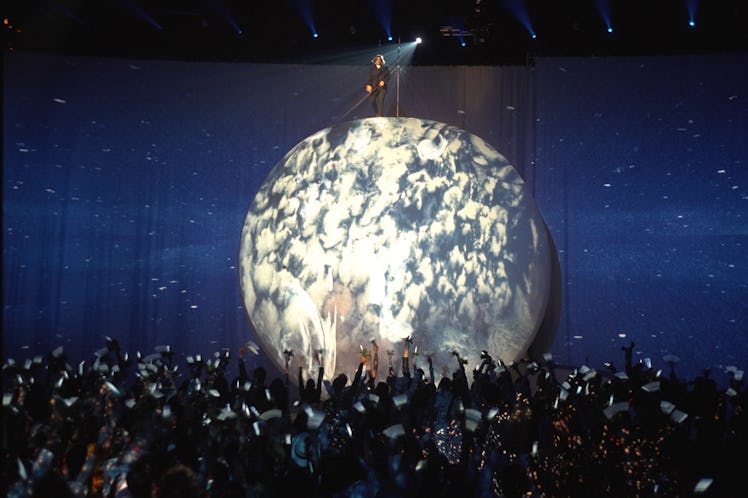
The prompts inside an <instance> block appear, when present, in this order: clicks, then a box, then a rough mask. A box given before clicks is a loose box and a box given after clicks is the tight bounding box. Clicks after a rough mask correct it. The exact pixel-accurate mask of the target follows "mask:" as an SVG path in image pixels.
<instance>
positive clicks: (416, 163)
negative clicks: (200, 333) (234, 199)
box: [239, 118, 552, 377]
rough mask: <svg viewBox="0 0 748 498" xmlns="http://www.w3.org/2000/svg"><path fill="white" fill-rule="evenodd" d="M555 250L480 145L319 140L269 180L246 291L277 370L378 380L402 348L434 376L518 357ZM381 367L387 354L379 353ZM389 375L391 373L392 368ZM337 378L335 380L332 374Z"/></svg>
mask: <svg viewBox="0 0 748 498" xmlns="http://www.w3.org/2000/svg"><path fill="white" fill-rule="evenodd" d="M551 247H552V244H551V241H549V235H548V231H547V229H546V227H545V223H544V221H543V219H542V217H541V215H540V213H539V211H538V209H537V206H536V204H535V202H534V200H533V199H532V196H531V194H530V192H529V190H528V188H527V185H526V184H525V183H524V181H523V180H522V178H521V177H520V176H519V174H518V173H517V172H516V170H515V169H514V168H513V167H512V166H511V165H510V164H509V163H508V162H507V160H506V159H505V158H504V157H503V156H502V155H501V154H499V153H498V152H497V151H496V150H495V149H493V148H492V147H491V146H490V145H489V144H487V143H486V142H485V141H483V140H482V139H481V138H479V137H477V136H475V135H472V134H470V133H468V132H466V131H464V130H461V129H459V128H457V127H454V126H451V125H447V124H444V123H439V122H435V121H428V120H420V119H414V118H369V119H363V120H357V121H351V122H347V123H342V124H339V125H336V126H333V127H330V128H327V129H324V130H321V131H319V132H317V133H315V134H313V135H311V136H310V137H308V138H307V139H305V140H303V141H302V142H301V143H299V144H298V145H296V146H295V147H294V148H293V149H292V150H291V151H289V152H288V154H286V156H285V157H284V158H283V159H282V160H281V161H280V162H279V163H278V164H277V165H276V166H275V167H274V168H273V169H272V170H271V172H270V173H269V175H268V177H267V179H266V180H265V182H264V183H263V185H262V186H261V188H260V189H259V191H258V192H257V194H256V195H255V197H254V199H253V201H252V204H251V206H250V208H249V211H248V213H247V216H246V219H245V222H244V226H243V230H242V235H241V246H240V254H239V258H240V276H239V278H240V284H241V290H242V295H243V299H244V305H245V307H246V311H247V313H248V317H249V320H250V322H251V324H252V326H253V328H254V330H255V332H256V333H257V335H258V337H257V339H258V340H259V342H260V343H261V344H262V346H263V349H264V351H265V353H266V354H267V355H268V356H269V357H270V359H272V360H273V362H275V363H276V364H277V365H278V366H282V365H283V361H284V355H283V351H284V350H291V351H293V353H294V359H295V361H300V362H302V363H301V365H302V366H303V368H304V370H305V371H306V372H307V374H308V375H312V376H316V369H317V364H316V361H315V356H316V354H317V352H319V351H322V352H323V354H322V358H323V366H324V367H325V371H326V374H328V375H329V376H330V377H333V376H335V375H337V374H339V373H346V374H348V375H350V374H351V373H352V372H353V371H354V370H355V368H356V367H357V366H358V362H359V352H360V350H361V348H364V349H366V350H369V351H370V350H371V341H372V340H376V341H377V344H378V345H379V365H380V370H382V369H383V367H386V366H387V362H388V361H389V360H388V358H389V359H393V357H394V360H395V361H399V358H400V356H401V354H402V351H403V344H404V342H403V341H405V340H406V339H407V338H409V337H412V340H413V343H412V349H411V355H412V353H413V350H414V349H415V347H416V346H417V347H418V353H420V358H417V357H413V356H411V360H410V361H411V366H412V364H413V362H414V361H417V362H418V363H419V364H420V365H419V366H425V363H426V362H425V360H424V356H425V355H427V354H428V355H430V356H431V357H432V358H433V362H434V366H435V368H440V367H444V366H445V365H449V368H450V370H451V369H453V368H454V366H456V363H455V362H454V359H453V358H452V352H453V351H456V352H458V353H459V354H460V355H461V356H462V357H464V358H467V359H468V360H469V362H470V363H471V364H472V365H476V364H477V363H479V362H480V360H479V354H480V352H481V350H484V349H485V350H487V351H488V352H489V353H490V354H491V355H492V356H494V358H497V357H499V358H501V359H503V360H504V361H505V362H510V361H513V360H516V359H518V358H520V357H522V356H524V355H525V354H526V352H527V349H528V347H529V346H530V344H531V343H532V341H533V338H534V336H535V334H536V332H537V330H538V327H539V325H540V323H541V321H542V319H543V316H544V313H545V311H546V305H547V303H548V299H549V296H548V294H549V285H550V282H549V278H550V272H551V254H550V252H551ZM388 351H389V352H391V354H390V355H387V354H386V352H388ZM395 368H399V364H397V363H395ZM331 373H332V374H331Z"/></svg>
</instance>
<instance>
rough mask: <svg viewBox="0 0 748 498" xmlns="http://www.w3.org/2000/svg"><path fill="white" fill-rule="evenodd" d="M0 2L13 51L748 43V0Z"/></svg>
mask: <svg viewBox="0 0 748 498" xmlns="http://www.w3.org/2000/svg"><path fill="white" fill-rule="evenodd" d="M385 5H386V6H389V10H390V11H391V14H390V16H389V19H390V20H391V30H392V32H391V34H392V35H393V39H394V41H392V42H388V41H387V39H386V33H385V31H384V29H383V27H382V24H381V22H380V16H379V14H385V17H386V13H384V12H383V10H382V7H383V6H385ZM688 5H692V6H697V8H696V14H695V22H696V24H695V26H694V27H690V26H689V25H688V20H689V11H688ZM600 6H607V10H608V12H609V13H610V19H611V22H612V25H613V32H612V33H609V32H608V31H607V29H606V24H605V21H604V18H603V16H602V15H601V11H600V10H599V8H600ZM517 7H521V8H519V9H517ZM3 9H4V11H5V13H4V18H5V30H6V51H18V52H47V53H62V54H75V55H90V56H107V57H110V56H111V57H127V58H144V59H172V60H206V61H209V60H213V61H248V62H313V61H325V60H326V59H325V57H326V56H328V55H331V54H335V53H343V52H345V51H349V50H354V49H356V48H366V47H376V46H377V45H379V44H382V45H383V44H387V43H397V40H398V39H399V40H400V41H402V42H406V41H411V40H412V39H414V38H415V37H416V36H422V37H423V39H424V43H423V45H422V46H420V47H419V48H418V50H417V51H416V53H415V56H414V59H413V61H412V64H422V65H442V64H480V65H484V64H487V65H497V64H498V65H501V64H525V63H527V62H529V61H531V60H532V59H533V58H534V57H539V56H605V55H662V54H692V53H732V52H747V51H748V29H747V28H746V24H747V23H748V0H700V1H699V0H241V1H240V0H10V1H7V2H5V5H4V7H3ZM521 11H524V13H525V14H524V15H522V12H521ZM304 12H307V13H308V14H309V16H308V17H309V18H310V19H313V22H314V27H315V28H316V30H317V32H318V33H319V37H318V38H313V37H312V32H311V30H310V26H309V24H308V23H307V22H305V20H304V16H303V13H304ZM523 17H524V18H526V19H529V21H530V23H531V24H530V25H531V29H532V30H534V32H535V33H536V34H537V38H535V39H533V38H532V37H531V36H530V33H529V31H528V29H527V28H526V27H525V25H524V23H523V22H522V20H521V19H522V18H523ZM461 40H463V41H464V43H465V46H462V45H461V43H460V41H461Z"/></svg>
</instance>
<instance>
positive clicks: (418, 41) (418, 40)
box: [416, 36, 423, 45]
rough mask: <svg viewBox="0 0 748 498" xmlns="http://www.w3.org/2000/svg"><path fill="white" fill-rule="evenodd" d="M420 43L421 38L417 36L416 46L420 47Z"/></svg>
mask: <svg viewBox="0 0 748 498" xmlns="http://www.w3.org/2000/svg"><path fill="white" fill-rule="evenodd" d="M421 43H423V38H421V37H420V36H419V37H417V38H416V45H420V44H421Z"/></svg>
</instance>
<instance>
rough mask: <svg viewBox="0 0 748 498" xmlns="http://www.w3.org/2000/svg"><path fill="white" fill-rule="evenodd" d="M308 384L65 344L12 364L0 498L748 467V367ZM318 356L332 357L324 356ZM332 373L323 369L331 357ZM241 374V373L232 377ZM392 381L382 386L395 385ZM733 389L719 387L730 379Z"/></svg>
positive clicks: (628, 487)
mask: <svg viewBox="0 0 748 498" xmlns="http://www.w3.org/2000/svg"><path fill="white" fill-rule="evenodd" d="M372 346H373V347H372V351H364V350H362V351H360V352H356V357H355V358H352V359H351V362H352V367H356V366H357V368H356V369H355V370H354V369H352V370H354V371H352V372H351V374H352V378H349V377H348V376H347V375H345V374H340V375H337V376H336V377H334V378H332V379H329V378H327V377H326V376H325V372H324V371H323V369H322V368H321V367H320V368H319V371H318V375H317V376H316V377H314V376H312V377H310V378H306V379H305V378H304V377H305V376H306V375H305V372H302V370H301V369H299V370H298V372H296V371H295V368H296V364H295V362H294V358H293V352H291V351H286V352H285V357H286V365H285V372H281V373H280V374H279V375H278V376H277V377H276V378H273V379H269V378H267V371H266V370H265V368H263V367H262V366H253V365H252V364H251V362H252V359H253V358H252V357H251V353H250V352H248V351H246V350H242V351H240V352H237V353H236V354H231V353H229V352H225V351H224V352H219V353H215V354H213V355H212V356H209V357H206V358H203V357H201V356H200V355H197V356H186V357H184V356H179V355H177V354H175V352H174V351H173V350H172V349H171V348H169V347H162V348H157V349H158V350H157V351H156V352H154V353H153V354H151V355H148V356H142V355H140V354H137V355H135V356H134V357H129V356H128V355H127V354H126V353H123V351H121V348H120V346H119V344H118V343H117V341H116V340H114V339H107V341H106V345H105V346H104V347H103V348H102V349H101V350H99V351H97V352H96V353H95V354H94V355H93V356H92V358H91V360H90V361H87V362H81V363H80V364H79V365H77V366H71V365H70V364H69V363H68V359H67V358H66V354H65V352H64V351H63V350H62V348H58V349H56V350H54V351H52V352H51V353H50V354H48V355H46V356H38V357H35V358H32V359H28V360H25V361H24V362H22V363H20V362H19V363H17V362H15V361H12V360H7V361H6V362H5V364H4V365H3V389H4V392H3V479H2V483H3V484H2V485H3V491H4V492H5V494H6V496H8V497H11V498H17V497H27V496H33V497H76V498H82V497H86V498H88V497H106V498H110V497H111V498H129V497H132V498H145V497H156V498H166V497H180V498H192V497H202V498H240V497H241V498H250V497H276V496H277V497H285V496H293V495H295V494H297V493H303V496H307V497H318V496H319V497H372V498H373V497H395V496H414V497H418V496H424V497H425V496H428V497H431V498H438V497H452V496H465V497H484V496H485V497H488V496H497V497H531V496H547V497H564V496H569V497H574V496H585V497H586V496H692V495H699V496H729V495H730V494H729V493H730V492H732V491H731V490H736V489H740V488H741V484H742V479H743V477H744V476H743V475H741V474H742V473H743V472H744V471H745V470H748V456H747V455H746V452H745V448H746V447H748V446H747V443H748V439H747V436H748V423H747V419H746V411H745V410H746V402H747V401H748V398H747V396H748V395H747V394H746V389H745V386H744V383H743V378H742V371H741V370H739V369H737V368H734V367H731V368H728V369H726V371H724V372H720V373H719V375H724V376H725V378H724V381H725V386H724V387H719V386H718V384H717V382H716V381H715V379H714V378H713V377H712V372H711V371H709V370H705V371H704V373H703V375H699V376H697V377H696V378H693V379H690V380H689V379H682V378H679V377H678V376H677V375H676V369H675V365H674V363H673V362H669V363H668V362H666V364H667V366H668V367H670V368H665V369H658V368H656V366H655V365H653V364H652V362H651V361H650V360H649V359H646V360H642V361H634V360H633V359H632V356H633V355H632V350H633V347H634V344H633V343H632V344H630V345H629V346H624V347H623V348H622V349H623V350H624V358H623V362H622V368H620V369H617V368H616V367H615V366H614V365H613V364H606V365H605V366H604V367H602V368H601V369H600V370H596V369H594V368H591V367H590V366H587V365H581V366H578V367H576V368H561V367H560V366H558V365H556V364H555V363H554V361H553V359H552V358H551V357H550V356H549V355H546V356H545V357H544V358H543V360H542V361H531V360H524V361H518V362H513V363H511V364H505V363H503V362H502V361H501V360H498V359H495V358H494V357H492V356H491V354H490V353H489V352H488V351H483V352H482V353H481V362H480V364H478V365H475V366H474V367H468V366H467V362H466V361H465V360H464V359H463V358H461V357H460V355H459V354H458V353H456V352H455V353H453V356H454V364H453V365H452V368H450V369H449V370H451V375H447V376H442V377H441V378H436V377H435V376H434V369H433V365H432V363H431V359H430V358H428V361H427V364H426V365H424V368H425V370H424V369H422V368H417V367H416V366H415V365H410V364H409V363H408V355H407V351H408V347H409V343H406V345H405V348H404V353H403V357H402V359H401V364H400V365H397V366H393V365H392V364H391V363H390V365H389V367H388V368H382V369H381V372H379V371H378V370H379V368H378V349H377V347H376V343H373V344H372ZM322 353H323V352H321V351H320V352H319V354H322ZM318 362H319V364H320V365H322V362H321V360H320V359H318ZM232 372H235V373H232ZM383 374H384V375H383ZM720 380H723V379H720Z"/></svg>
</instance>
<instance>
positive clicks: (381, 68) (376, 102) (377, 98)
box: [366, 54, 390, 117]
mask: <svg viewBox="0 0 748 498" xmlns="http://www.w3.org/2000/svg"><path fill="white" fill-rule="evenodd" d="M371 62H372V66H371V67H369V74H368V77H367V78H366V91H367V92H368V93H369V96H370V97H369V98H370V99H371V106H372V108H373V109H374V115H375V116H377V117H379V116H382V108H383V107H384V97H385V95H387V82H388V81H389V79H390V70H389V68H388V67H387V66H385V63H384V56H383V55H381V54H377V55H375V56H374V59H373V60H372V61H371Z"/></svg>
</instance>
